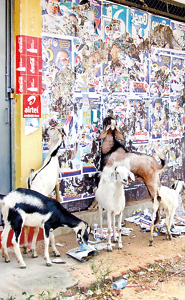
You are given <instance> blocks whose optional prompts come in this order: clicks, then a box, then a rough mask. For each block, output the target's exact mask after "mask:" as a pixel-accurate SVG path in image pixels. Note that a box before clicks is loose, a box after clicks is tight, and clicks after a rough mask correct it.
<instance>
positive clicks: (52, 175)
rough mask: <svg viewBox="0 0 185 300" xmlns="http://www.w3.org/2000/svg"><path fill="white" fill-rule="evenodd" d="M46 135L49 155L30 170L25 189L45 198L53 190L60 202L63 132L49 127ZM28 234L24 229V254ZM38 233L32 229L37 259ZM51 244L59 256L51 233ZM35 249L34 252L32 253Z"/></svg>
mask: <svg viewBox="0 0 185 300" xmlns="http://www.w3.org/2000/svg"><path fill="white" fill-rule="evenodd" d="M46 133H47V135H48V136H49V138H50V141H51V144H50V147H49V154H48V156H47V157H46V159H45V161H44V164H43V166H42V167H41V168H40V169H38V170H37V171H35V172H34V170H33V169H32V170H31V172H30V174H29V176H28V178H27V188H29V189H31V190H34V191H37V192H39V193H41V194H43V195H45V196H49V195H50V194H51V193H52V192H53V190H54V189H55V192H56V199H57V201H59V202H60V201H61V199H60V193H59V182H58V178H59V171H60V167H59V160H58V150H59V149H60V146H61V144H62V142H63V138H64V135H65V134H64V131H63V130H61V129H60V128H59V127H57V126H55V127H49V128H48V129H47V131H46ZM28 233H29V227H25V235H24V240H25V245H24V253H27V252H28ZM38 233H39V228H36V227H35V228H34V234H33V239H32V244H31V250H32V257H37V252H36V247H35V244H36V241H37V236H38ZM50 238H51V244H52V248H53V252H54V255H55V256H60V253H59V252H58V250H57V249H56V247H55V241H54V235H53V233H52V232H51V234H50ZM33 249H35V251H33Z"/></svg>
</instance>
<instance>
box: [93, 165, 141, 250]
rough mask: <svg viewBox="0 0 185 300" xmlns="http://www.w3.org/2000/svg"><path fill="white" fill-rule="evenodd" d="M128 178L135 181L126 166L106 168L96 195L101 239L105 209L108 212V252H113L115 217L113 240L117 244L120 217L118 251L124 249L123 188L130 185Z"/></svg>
mask: <svg viewBox="0 0 185 300" xmlns="http://www.w3.org/2000/svg"><path fill="white" fill-rule="evenodd" d="M128 177H130V178H131V179H132V180H133V181H134V180H135V176H134V174H133V173H132V172H130V171H129V170H128V169H127V168H126V167H124V166H118V167H116V168H115V169H114V168H113V167H108V166H105V167H104V169H103V171H102V173H101V179H100V182H99V185H98V189H97V191H96V194H95V198H96V200H97V201H98V204H99V214H100V227H101V238H103V230H102V211H103V208H104V209H105V210H106V211H107V222H108V235H109V237H108V244H107V251H112V245H111V233H112V225H111V217H113V239H114V242H117V237H116V232H115V216H116V215H118V231H119V239H118V249H122V247H123V245H122V239H121V222H122V214H123V210H124V208H125V192H124V189H123V187H124V186H126V185H128Z"/></svg>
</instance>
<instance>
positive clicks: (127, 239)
mask: <svg viewBox="0 0 185 300" xmlns="http://www.w3.org/2000/svg"><path fill="white" fill-rule="evenodd" d="M126 227H128V228H132V229H133V231H132V232H131V233H130V235H129V236H122V240H123V249H122V250H118V249H117V244H116V245H115V246H114V247H113V252H111V253H110V252H109V253H108V252H107V251H106V250H101V251H99V254H98V255H97V256H96V257H95V258H94V259H90V260H89V261H86V262H78V261H77V260H75V259H73V258H70V257H69V256H68V255H67V254H66V252H67V251H68V250H70V249H72V248H75V247H77V246H78V245H77V244H76V241H75V234H74V233H73V232H72V233H70V234H66V235H62V236H58V237H56V243H60V244H62V246H60V247H57V249H58V250H59V251H60V253H61V257H62V259H65V261H66V264H65V265H63V267H64V268H67V270H68V271H69V272H70V273H71V275H72V276H73V277H75V278H77V279H78V282H79V283H78V286H79V288H80V289H81V292H80V293H76V294H75V300H76V299H107V300H110V299H123V300H126V299H128V300H130V299H147V300H149V299H150V300H152V299H157V300H158V299H165V300H166V299H170V300H184V299H185V236H184V237H181V238H172V240H171V241H167V240H165V239H164V238H165V235H164V234H162V233H161V234H159V236H157V237H154V244H153V247H149V237H150V233H149V232H146V233H143V232H141V228H140V226H139V225H136V224H134V223H130V222H126ZM90 239H91V240H93V236H92V235H91V236H90ZM38 252H40V253H42V254H43V241H41V242H38ZM69 262H70V263H69ZM73 262H74V265H73ZM100 265H101V266H100ZM92 266H94V268H95V270H103V268H104V271H102V274H103V275H105V274H106V273H107V270H108V269H110V270H111V274H110V276H109V278H107V280H106V281H105V283H104V285H103V287H102V289H101V292H100V291H97V290H96V291H95V292H94V294H92V295H89V296H88V293H89V292H88V293H87V291H88V289H89V290H91V291H93V287H92V283H95V284H96V282H97V279H99V277H98V276H100V273H99V271H97V274H96V276H94V275H93V274H92ZM183 270H184V271H183ZM177 271H179V274H175V273H176V272H177ZM125 275H126V276H127V286H126V287H125V288H124V289H122V290H120V291H118V292H117V291H115V290H113V288H112V282H111V281H109V280H114V281H115V280H118V279H119V278H123V276H125ZM100 282H102V281H100ZM69 294H70V292H69ZM73 295H74V294H73Z"/></svg>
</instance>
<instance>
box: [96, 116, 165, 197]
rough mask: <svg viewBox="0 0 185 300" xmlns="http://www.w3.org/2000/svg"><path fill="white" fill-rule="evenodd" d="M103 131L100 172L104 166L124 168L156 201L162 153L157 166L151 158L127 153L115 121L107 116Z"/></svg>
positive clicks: (100, 137) (163, 163)
mask: <svg viewBox="0 0 185 300" xmlns="http://www.w3.org/2000/svg"><path fill="white" fill-rule="evenodd" d="M103 127H104V130H103V131H102V132H101V134H100V136H99V139H103V142H102V147H101V161H100V169H101V171H102V170H103V168H104V167H105V166H114V167H116V166H125V167H127V168H128V170H129V171H131V172H132V173H134V175H135V179H136V181H144V183H145V184H146V187H147V188H148V191H149V194H150V196H151V199H152V201H157V195H158V187H159V184H160V178H159V176H160V173H161V170H162V168H163V167H164V165H165V158H164V154H163V153H159V155H160V160H161V163H160V164H159V163H158V162H157V161H156V159H155V158H154V157H153V156H150V155H144V154H137V153H133V152H128V151H127V150H126V149H125V147H124V145H123V142H121V141H124V137H123V135H122V134H121V132H120V131H119V130H118V128H117V122H116V119H115V118H114V117H113V116H112V115H109V116H108V117H106V118H105V119H104V121H103Z"/></svg>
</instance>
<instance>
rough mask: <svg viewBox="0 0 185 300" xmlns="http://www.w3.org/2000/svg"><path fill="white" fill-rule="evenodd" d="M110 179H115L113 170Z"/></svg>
mask: <svg viewBox="0 0 185 300" xmlns="http://www.w3.org/2000/svg"><path fill="white" fill-rule="evenodd" d="M110 179H111V181H112V182H114V181H115V172H112V173H111V174H110Z"/></svg>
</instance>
